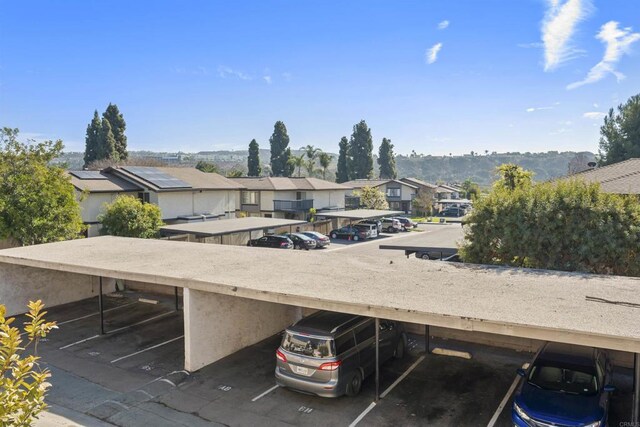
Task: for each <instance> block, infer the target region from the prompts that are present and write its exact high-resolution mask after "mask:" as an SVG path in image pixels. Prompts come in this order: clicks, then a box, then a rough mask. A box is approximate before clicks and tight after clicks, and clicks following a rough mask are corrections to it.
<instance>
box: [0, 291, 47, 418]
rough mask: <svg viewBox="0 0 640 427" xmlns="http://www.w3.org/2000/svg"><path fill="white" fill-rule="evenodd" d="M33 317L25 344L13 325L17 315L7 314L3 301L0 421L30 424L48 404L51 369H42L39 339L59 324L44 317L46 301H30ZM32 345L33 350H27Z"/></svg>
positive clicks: (0, 318)
mask: <svg viewBox="0 0 640 427" xmlns="http://www.w3.org/2000/svg"><path fill="white" fill-rule="evenodd" d="M28 307H29V312H28V313H27V317H29V319H30V320H29V321H28V322H25V327H24V333H25V334H26V335H27V338H28V342H27V345H26V346H24V347H21V345H22V342H23V341H22V338H21V333H20V330H19V329H18V328H16V327H14V326H11V324H12V323H13V321H14V319H13V318H9V319H7V318H5V313H6V308H5V306H4V305H2V304H0V425H2V426H29V425H31V424H32V423H33V421H34V418H37V416H38V414H39V413H40V412H42V411H43V410H45V409H46V408H47V404H46V403H45V401H44V398H45V395H46V393H47V390H48V389H49V387H50V386H51V384H49V383H48V382H47V379H49V378H50V377H51V373H50V372H49V371H48V370H47V369H41V368H40V365H39V361H40V358H39V357H38V355H37V353H38V341H39V340H40V339H41V338H44V337H46V336H47V334H49V332H51V330H52V329H54V328H57V326H56V323H55V322H47V321H45V320H44V315H45V314H47V312H46V311H43V310H42V309H43V308H44V304H42V302H41V301H40V300H38V301H35V302H33V301H31V302H29V306H28ZM30 346H33V353H34V354H31V355H28V356H24V355H23V354H24V353H25V351H26V350H27V349H29V347H30Z"/></svg>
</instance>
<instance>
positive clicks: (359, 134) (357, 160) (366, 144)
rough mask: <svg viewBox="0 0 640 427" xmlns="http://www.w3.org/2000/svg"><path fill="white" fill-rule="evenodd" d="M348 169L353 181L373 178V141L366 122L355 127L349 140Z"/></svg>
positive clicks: (362, 121)
mask: <svg viewBox="0 0 640 427" xmlns="http://www.w3.org/2000/svg"><path fill="white" fill-rule="evenodd" d="M348 157H349V162H348V168H349V177H350V178H351V179H371V178H373V139H372V138H371V129H369V127H368V126H367V123H366V122H365V121H364V120H361V121H360V123H358V124H357V125H355V126H354V127H353V134H351V139H350V140H349V150H348Z"/></svg>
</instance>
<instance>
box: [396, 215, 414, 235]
mask: <svg viewBox="0 0 640 427" xmlns="http://www.w3.org/2000/svg"><path fill="white" fill-rule="evenodd" d="M394 219H397V220H398V221H400V225H401V226H402V229H403V230H404V231H409V230H411V229H412V228H416V227H417V226H418V224H417V223H415V222H413V221H411V220H410V219H409V218H406V217H404V216H397V217H395V218H394Z"/></svg>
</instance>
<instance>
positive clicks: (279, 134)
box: [269, 121, 293, 176]
mask: <svg viewBox="0 0 640 427" xmlns="http://www.w3.org/2000/svg"><path fill="white" fill-rule="evenodd" d="M269 143H270V144H271V174H272V175H273V176H291V174H292V173H293V166H292V165H291V163H290V162H289V159H290V158H291V148H290V147H289V135H288V134H287V127H286V126H285V125H284V123H283V122H281V121H277V122H276V123H275V125H274V126H273V134H272V135H271V138H269Z"/></svg>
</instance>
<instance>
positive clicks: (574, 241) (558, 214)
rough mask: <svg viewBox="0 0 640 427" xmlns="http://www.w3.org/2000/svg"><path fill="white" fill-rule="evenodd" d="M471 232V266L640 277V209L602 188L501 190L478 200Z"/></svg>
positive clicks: (466, 248)
mask: <svg viewBox="0 0 640 427" xmlns="http://www.w3.org/2000/svg"><path fill="white" fill-rule="evenodd" d="M465 224H466V225H465V242H464V243H463V245H462V247H461V248H460V253H461V255H462V258H463V259H464V261H465V262H471V263H481V264H502V265H511V266H517V267H531V268H542V269H550V270H564V271H581V272H588V273H597V274H617V275H629V276H637V275H639V274H640V262H639V261H640V253H639V251H638V248H639V247H640V202H639V201H638V200H637V199H636V198H634V197H628V196H620V195H616V194H607V193H604V192H602V191H601V190H600V188H599V185H598V184H588V183H585V182H583V181H579V180H570V181H559V182H546V183H541V184H535V185H524V186H517V187H515V188H514V189H509V188H508V187H505V186H496V187H495V188H494V189H493V190H492V192H491V193H490V194H489V195H488V196H486V197H483V198H479V199H477V200H476V202H475V204H474V209H473V211H472V212H471V214H470V215H469V216H468V217H466V218H465Z"/></svg>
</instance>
